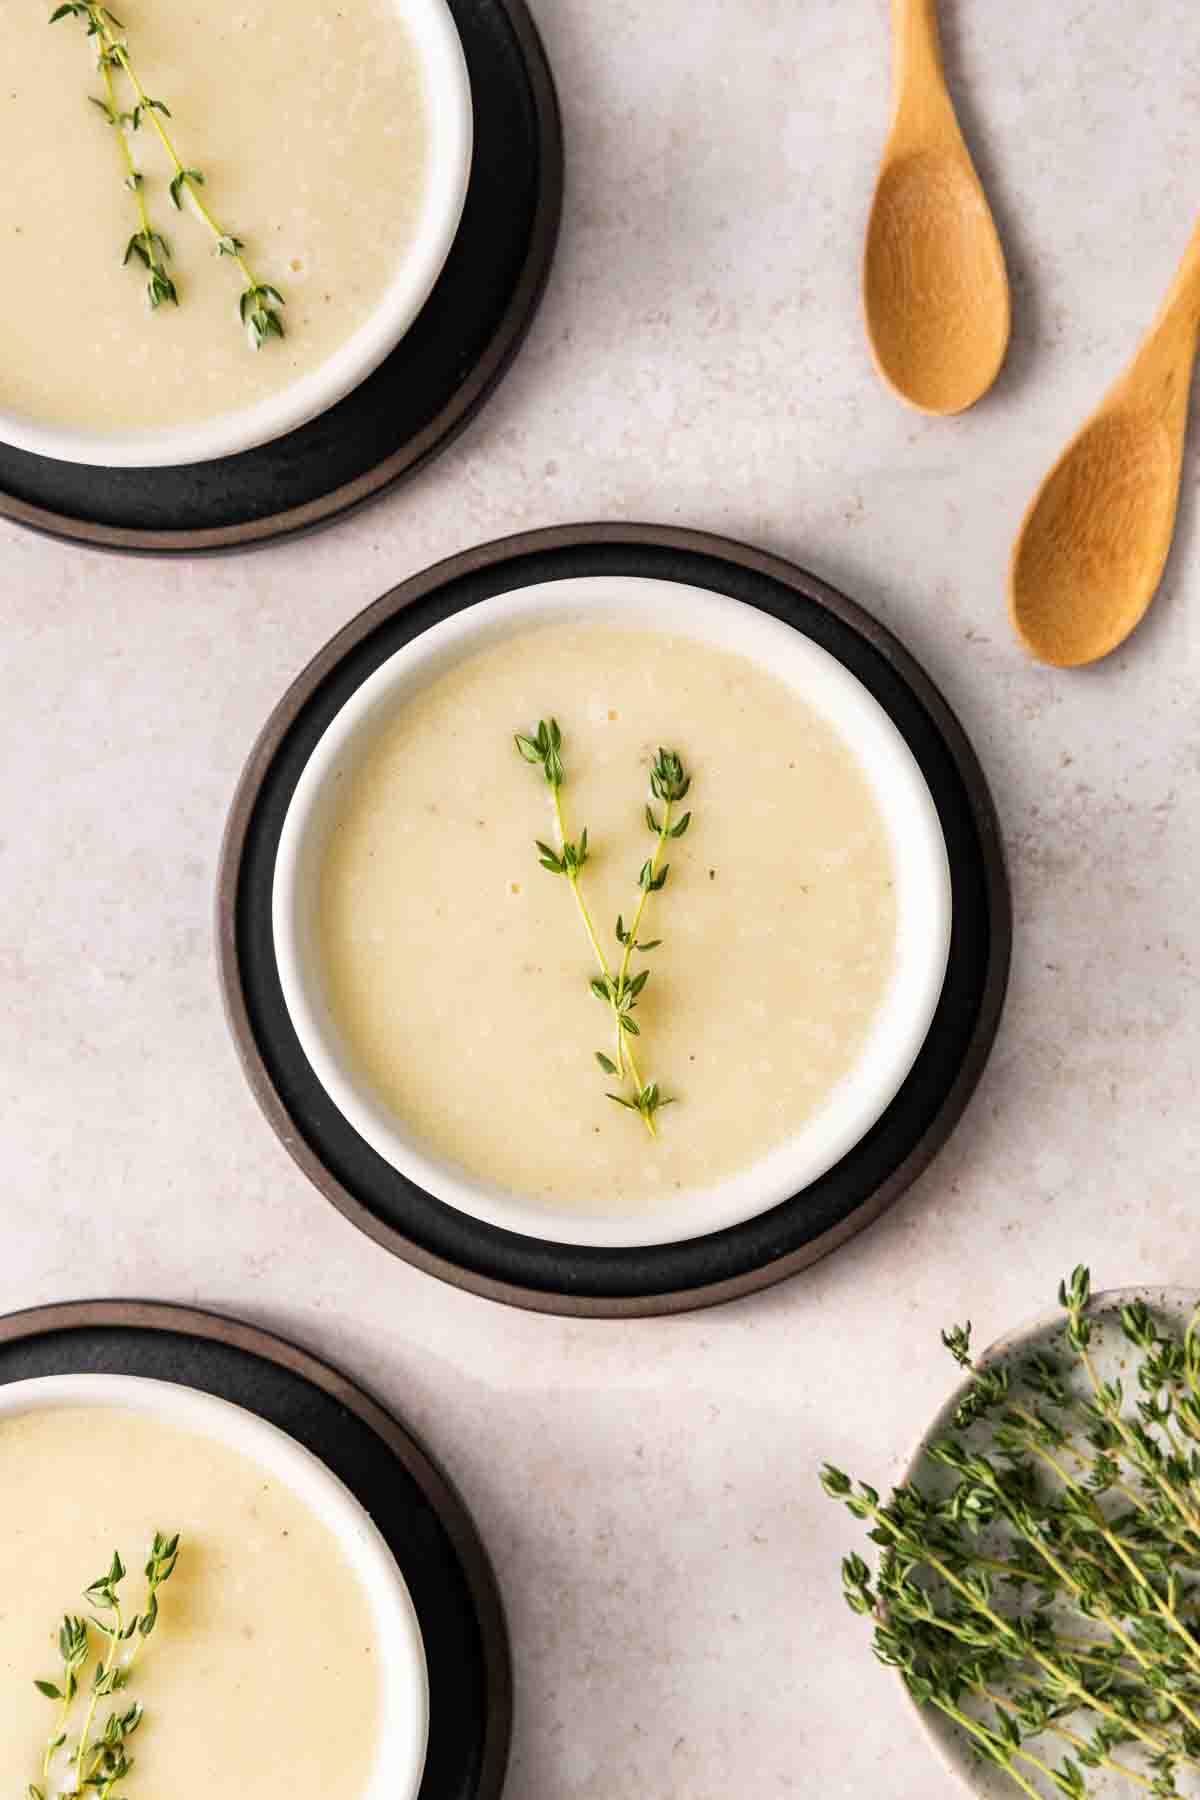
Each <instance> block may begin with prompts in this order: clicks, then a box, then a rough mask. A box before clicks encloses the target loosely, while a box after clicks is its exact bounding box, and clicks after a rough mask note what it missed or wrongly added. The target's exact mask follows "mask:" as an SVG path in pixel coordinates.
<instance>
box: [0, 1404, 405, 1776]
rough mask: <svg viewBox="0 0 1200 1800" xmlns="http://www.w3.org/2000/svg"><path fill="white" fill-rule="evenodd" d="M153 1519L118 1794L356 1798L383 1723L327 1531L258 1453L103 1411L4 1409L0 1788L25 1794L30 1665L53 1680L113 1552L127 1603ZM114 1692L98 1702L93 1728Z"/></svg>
mask: <svg viewBox="0 0 1200 1800" xmlns="http://www.w3.org/2000/svg"><path fill="white" fill-rule="evenodd" d="M156 1529H158V1530H161V1531H163V1532H164V1533H168V1532H170V1533H173V1532H176V1531H178V1532H180V1533H181V1534H182V1544H181V1552H180V1557H179V1562H178V1564H177V1567H176V1570H175V1573H174V1574H173V1575H172V1576H171V1578H170V1580H169V1581H168V1582H167V1583H166V1585H165V1586H164V1587H162V1588H161V1589H160V1590H159V1605H160V1612H159V1621H158V1625H157V1627H156V1628H155V1630H154V1632H153V1634H152V1635H151V1636H150V1638H149V1639H148V1640H147V1642H146V1645H145V1648H144V1650H143V1651H142V1653H141V1655H140V1656H139V1659H138V1663H137V1668H136V1671H135V1672H134V1675H133V1679H132V1681H131V1684H130V1686H129V1688H128V1689H127V1690H126V1692H125V1693H123V1694H121V1695H120V1696H119V1701H120V1703H121V1705H122V1706H124V1705H127V1704H128V1703H129V1701H130V1700H140V1701H141V1702H142V1703H143V1704H144V1706H145V1709H146V1713H145V1719H144V1722H143V1723H142V1725H141V1726H140V1728H139V1729H138V1731H137V1734H136V1736H135V1737H133V1738H132V1739H131V1740H130V1746H129V1749H130V1754H131V1755H132V1756H134V1757H135V1758H136V1762H137V1768H136V1770H135V1771H134V1773H133V1775H131V1777H130V1778H129V1781H128V1783H126V1784H122V1788H121V1791H122V1792H124V1791H125V1787H128V1789H129V1792H130V1794H131V1796H132V1795H133V1794H134V1793H135V1792H136V1793H138V1794H144V1795H147V1796H150V1795H155V1794H159V1795H167V1794H169V1795H171V1796H173V1800H211V1797H212V1796H213V1795H214V1794H228V1793H231V1792H236V1793H237V1794H238V1795H240V1796H243V1797H244V1800H285V1797H286V1800H328V1796H329V1795H330V1794H339V1795H345V1796H347V1800H349V1797H351V1796H354V1795H358V1794H362V1793H364V1792H365V1791H366V1784H367V1781H368V1779H369V1777H370V1773H371V1769H372V1767H373V1764H374V1758H375V1753H376V1745H377V1740H378V1728H379V1708H380V1694H379V1688H380V1676H379V1671H378V1668H377V1666H376V1665H377V1658H376V1648H375V1647H376V1640H375V1632H374V1626H373V1622H372V1618H371V1611H370V1604H369V1601H368V1598H367V1595H366V1593H365V1592H364V1591H363V1589H362V1587H361V1585H360V1583H359V1581H358V1578H357V1577H356V1576H355V1574H354V1573H353V1571H352V1570H351V1568H350V1566H349V1564H348V1563H347V1562H346V1561H345V1559H344V1558H343V1556H342V1552H341V1549H340V1546H339V1545H338V1543H337V1542H336V1540H335V1538H334V1537H333V1535H332V1534H331V1533H330V1531H329V1530H328V1529H327V1527H326V1526H325V1525H324V1524H323V1523H322V1522H321V1521H320V1520H319V1519H318V1518H316V1516H315V1515H314V1514H313V1513H312V1512H310V1511H309V1509H308V1508H307V1507H306V1506H305V1505H304V1504H303V1503H302V1502H301V1501H300V1500H298V1499H297V1498H296V1497H295V1495H294V1494H293V1493H292V1492H291V1490H290V1489H289V1488H287V1487H285V1486H284V1485H283V1484H282V1483H281V1482H279V1481H278V1480H277V1479H276V1478H275V1477H274V1476H272V1475H271V1474H270V1473H269V1472H267V1471H265V1470H264V1469H262V1468H261V1467H260V1466H259V1465H258V1464H257V1463H253V1462H250V1461H248V1460H247V1459H246V1458H244V1457H243V1456H241V1455H239V1454H238V1453H237V1452H236V1451H233V1450H230V1449H228V1448H227V1447H226V1446H224V1445H223V1444H220V1443H217V1442H214V1441H213V1440H212V1439H210V1438H206V1437H200V1436H196V1435H194V1434H193V1433H191V1432H186V1431H180V1430H178V1429H175V1428H173V1427H171V1426H169V1425H163V1424H161V1423H160V1422H159V1421H157V1420H155V1419H152V1418H150V1417H148V1416H147V1415H145V1414H142V1413H137V1412H130V1411H126V1410H124V1409H120V1408H116V1407H64V1408H62V1409H61V1410H55V1409H51V1408H46V1409H42V1410H40V1411H34V1412H30V1413H26V1414H20V1415H16V1416H14V1417H12V1418H5V1419H3V1420H0V1627H2V1629H0V1788H2V1789H3V1791H4V1792H5V1793H8V1794H24V1793H25V1792H26V1788H27V1786H28V1784H29V1783H30V1782H31V1781H39V1780H40V1778H39V1771H40V1769H41V1761H42V1753H43V1749H44V1746H45V1744H46V1741H47V1739H48V1738H49V1737H50V1735H51V1728H52V1726H53V1724H54V1720H55V1716H56V1708H55V1707H54V1705H53V1704H52V1702H51V1701H49V1700H46V1699H43V1698H42V1697H41V1696H40V1695H39V1694H38V1693H37V1692H36V1691H35V1689H34V1686H33V1678H34V1677H35V1676H39V1677H41V1678H42V1679H46V1680H52V1681H55V1682H56V1683H58V1682H60V1680H61V1665H60V1663H59V1661H58V1656H57V1649H56V1644H55V1639H56V1635H57V1630H58V1626H59V1623H60V1621H61V1619H62V1616H63V1614H64V1613H71V1614H73V1615H75V1614H84V1615H86V1614H87V1613H88V1612H89V1611H90V1610H92V1609H90V1608H88V1607H87V1605H86V1603H85V1601H84V1597H83V1589H84V1588H85V1587H86V1586H87V1584H88V1583H89V1582H90V1581H92V1580H94V1579H95V1578H96V1577H97V1576H98V1575H100V1574H102V1573H103V1572H104V1571H105V1570H107V1568H108V1565H109V1561H110V1559H111V1556H112V1553H113V1551H114V1549H117V1550H120V1552H121V1554H122V1557H123V1559H124V1561H125V1563H126V1565H127V1567H128V1569H129V1571H130V1573H129V1575H128V1576H127V1578H126V1580H125V1582H124V1583H123V1585H122V1587H121V1589H120V1593H121V1595H122V1598H123V1600H125V1601H126V1604H127V1606H128V1607H129V1608H130V1609H136V1608H137V1607H138V1606H139V1605H140V1602H141V1600H142V1597H143V1595H144V1592H145V1582H144V1580H143V1579H142V1574H141V1570H142V1564H143V1563H144V1561H145V1557H146V1552H147V1551H148V1549H149V1545H150V1541H151V1539H152V1538H153V1535H154V1532H155V1530H156ZM93 1642H94V1643H95V1644H96V1646H97V1648H99V1636H98V1634H96V1633H93ZM90 1680H91V1670H90V1668H89V1669H88V1670H87V1671H86V1681H85V1683H84V1686H85V1687H88V1686H89V1684H90ZM110 1706H111V1703H109V1702H107V1701H102V1702H101V1705H100V1708H99V1715H98V1716H99V1721H100V1722H101V1723H102V1722H103V1720H104V1718H105V1717H106V1716H107V1714H108V1712H109V1710H110ZM78 1721H79V1713H78V1710H77V1711H76V1713H75V1714H74V1715H73V1720H72V1723H73V1725H74V1726H76V1727H77V1724H78ZM318 1725H319V1729H318V1728H317V1727H318ZM75 1735H77V1729H76V1732H75ZM233 1771H236V1779H231V1772H233ZM58 1785H61V1781H60V1782H59V1784H58ZM48 1787H49V1791H50V1792H51V1793H53V1792H55V1791H56V1787H55V1784H54V1782H53V1781H52V1782H51V1783H50V1784H48Z"/></svg>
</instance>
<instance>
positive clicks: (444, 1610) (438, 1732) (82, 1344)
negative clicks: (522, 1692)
mask: <svg viewBox="0 0 1200 1800" xmlns="http://www.w3.org/2000/svg"><path fill="white" fill-rule="evenodd" d="M96 1373H102V1374H106V1375H142V1376H149V1377H151V1378H153V1379H154V1380H157V1381H173V1382H177V1383H178V1384H180V1385H181V1386H186V1387H192V1388H199V1389H200V1390H201V1391H202V1392H204V1393H206V1394H217V1395H219V1396H220V1398H221V1399H222V1400H230V1401H232V1402H233V1403H234V1404H235V1405H237V1406H244V1407H246V1408H247V1409H248V1411H250V1412H253V1413H257V1414H258V1416H259V1418H261V1419H268V1420H269V1421H270V1422H271V1424H272V1425H277V1426H279V1428H280V1429H281V1430H282V1431H286V1432H287V1433H288V1435H289V1436H290V1437H293V1438H295V1439H296V1440H297V1441H298V1442H299V1443H301V1444H303V1445H304V1446H305V1448H306V1449H308V1450H311V1451H312V1452H313V1454H314V1455H315V1456H319V1457H320V1459H321V1461H322V1462H323V1463H325V1464H326V1465H327V1467H329V1468H330V1469H332V1470H333V1472H334V1474H335V1475H337V1476H339V1477H340V1478H341V1480H342V1481H344V1482H345V1484H346V1486H347V1487H348V1488H349V1489H350V1490H351V1492H352V1493H353V1494H355V1495H356V1496H357V1498H358V1499H359V1500H360V1501H361V1502H362V1504H363V1505H364V1506H365V1507H366V1508H367V1510H368V1511H369V1512H370V1514H371V1516H372V1518H373V1519H374V1520H375V1523H376V1525H378V1527H379V1529H380V1531H381V1532H382V1533H383V1535H384V1537H385V1538H386V1539H387V1542H388V1545H389V1546H390V1548H391V1551H392V1553H393V1555H394V1556H395V1558H396V1561H397V1562H398V1563H399V1565H400V1567H401V1569H402V1570H403V1571H404V1578H405V1580H406V1581H407V1583H408V1587H409V1591H410V1593H411V1594H412V1598H413V1604H414V1605H415V1607H416V1609H417V1615H418V1617H419V1619H420V1621H421V1633H422V1636H423V1638H424V1640H425V1656H426V1660H427V1662H428V1666H429V1686H430V1720H429V1750H428V1754H427V1757H426V1762H425V1774H424V1777H423V1779H422V1782H421V1794H420V1800H498V1796H499V1794H500V1792H501V1789H502V1788H503V1786H504V1772H505V1766H506V1764H507V1761H508V1745H509V1735H510V1728H511V1721H512V1678H511V1671H510V1666H509V1656H508V1639H507V1636H506V1633H505V1629H504V1618H503V1614H502V1612H501V1610H500V1598H499V1595H498V1593H497V1591H496V1584H495V1579H494V1577H493V1575H492V1572H491V1569H490V1567H489V1565H488V1560H487V1557H486V1555H485V1553H484V1550H483V1547H482V1545H481V1544H480V1542H479V1539H478V1537H477V1536H476V1533H475V1528H474V1526H473V1525H472V1523H471V1521H470V1518H469V1517H468V1515H467V1512H466V1509H465V1508H464V1506H463V1504H462V1502H461V1500H460V1499H459V1498H458V1496H457V1495H456V1494H455V1493H454V1492H453V1491H452V1490H451V1488H450V1487H449V1486H448V1485H447V1482H446V1479H445V1477H444V1476H443V1475H441V1474H440V1473H439V1471H438V1470H437V1469H436V1468H435V1467H434V1465H433V1464H432V1463H431V1462H430V1460H429V1458H428V1457H427V1456H426V1454H425V1452H424V1451H423V1450H422V1449H421V1447H420V1445H419V1444H417V1443H416V1442H415V1441H414V1440H413V1439H412V1438H411V1437H410V1436H409V1435H408V1433H407V1432H406V1431H405V1430H404V1429H403V1428H402V1427H401V1426H400V1425H399V1424H398V1423H397V1422H396V1420H395V1419H393V1418H392V1417H391V1415H390V1414H389V1413H386V1412H385V1411H384V1410H383V1408H382V1407H380V1406H377V1405H376V1403H375V1402H374V1401H373V1400H371V1399H370V1398H368V1396H367V1395H366V1394H364V1393H363V1392H362V1390H361V1389H359V1388H357V1387H355V1386H354V1384H353V1383H352V1382H350V1381H348V1380H347V1379H346V1378H345V1376H343V1375H339V1374H338V1373H337V1371H336V1370H334V1369H331V1368H329V1367H328V1366H327V1365H326V1364H325V1363H322V1362H319V1361H318V1360H317V1359H316V1357H314V1356H310V1355H309V1354H308V1353H307V1351H304V1350H299V1349H297V1348H296V1347H295V1346H294V1345H292V1344H287V1343H285V1342H284V1341H283V1340H282V1339H281V1338H277V1337H272V1336H271V1335H270V1334H269V1333H267V1332H265V1331H259V1330H258V1329H257V1328H256V1327H254V1326H252V1325H243V1324H239V1323H238V1322H237V1321H236V1320H233V1319H224V1318H219V1317H217V1316H216V1315H215V1314H212V1313H205V1312H196V1311H194V1310H192V1309H190V1308H185V1307H180V1306H161V1305H156V1304H153V1303H150V1302H141V1301H125V1300H96V1301H82V1302H76V1303H74V1304H71V1305H65V1306H45V1307H40V1308H38V1309H37V1310H36V1311H33V1312H24V1313H13V1314H10V1315H9V1316H8V1317H7V1318H3V1319H0V1385H6V1384H7V1383H9V1382H12V1381H24V1380H28V1379H30V1378H31V1377H33V1376H36V1375H78V1374H96Z"/></svg>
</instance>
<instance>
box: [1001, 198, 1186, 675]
mask: <svg viewBox="0 0 1200 1800" xmlns="http://www.w3.org/2000/svg"><path fill="white" fill-rule="evenodd" d="M1198 330H1200V228H1197V231H1196V233H1195V235H1194V236H1193V239H1192V242H1191V244H1190V246H1189V248H1188V252H1187V255H1186V256H1185V257H1184V260H1183V263H1182V265H1181V267H1180V270H1179V273H1178V274H1177V276H1176V277H1175V281H1174V283H1173V284H1172V287H1171V290H1170V292H1169V293H1168V295H1167V298H1166V301H1165V302H1164V305H1163V307H1162V310H1161V312H1160V313H1159V315H1158V318H1157V320H1156V321H1155V323H1154V325H1153V326H1152V327H1151V330H1150V332H1149V333H1148V335H1147V336H1146V338H1145V340H1144V341H1143V343H1142V345H1141V347H1140V348H1139V350H1138V352H1137V355H1136V356H1135V357H1134V360H1133V362H1132V363H1131V364H1130V366H1129V368H1128V369H1127V370H1126V371H1125V373H1124V374H1123V375H1122V376H1121V378H1120V379H1119V380H1118V381H1117V383H1116V384H1115V386H1114V387H1113V388H1112V389H1111V390H1110V392H1109V394H1108V395H1107V397H1106V398H1105V400H1104V401H1103V402H1102V404H1101V405H1100V407H1099V408H1098V410H1097V411H1096V412H1095V413H1093V415H1092V417H1091V418H1090V419H1089V420H1088V422H1087V423H1086V424H1085V425H1084V427H1083V429H1082V430H1081V431H1079V432H1078V433H1077V434H1076V436H1075V437H1074V438H1072V440H1071V442H1070V443H1069V444H1068V445H1067V448H1066V449H1065V450H1064V451H1063V453H1062V455H1061V456H1060V457H1059V459H1058V461H1057V462H1056V463H1055V465H1054V467H1053V468H1052V469H1051V471H1050V473H1049V474H1048V475H1047V476H1046V479H1045V480H1044V481H1043V483H1042V485H1041V487H1040V488H1039V489H1038V492H1037V494H1036V495H1035V497H1034V500H1033V503H1032V505H1031V506H1030V508H1029V511H1028V512H1027V513H1026V515H1025V519H1024V522H1023V524H1022V526H1021V529H1020V532H1019V533H1018V535H1017V541H1016V544H1015V545H1014V547H1013V553H1012V561H1011V564H1010V567H1009V582H1008V600H1009V613H1010V615H1011V618H1012V622H1013V627H1014V629H1015V630H1016V633H1017V635H1018V637H1019V638H1020V639H1021V641H1022V643H1023V644H1024V645H1025V647H1026V649H1027V650H1029V651H1030V652H1031V654H1032V655H1034V656H1036V657H1039V658H1040V659H1041V661H1042V662H1047V663H1052V664H1054V665H1056V666H1058V667H1060V668H1071V667H1076V666H1078V665H1079V664H1081V663H1089V662H1095V661H1096V660H1097V658H1099V657H1101V656H1107V655H1108V654H1109V652H1110V651H1112V650H1115V649H1116V647H1117V645H1118V644H1121V643H1123V642H1124V640H1125V639H1126V638H1127V637H1128V636H1129V634H1130V632H1131V631H1132V630H1133V629H1134V627H1135V626H1136V625H1137V624H1138V623H1139V622H1140V620H1141V619H1142V617H1143V615H1144V614H1145V612H1146V609H1147V607H1148V606H1149V605H1150V602H1151V600H1152V599H1153V598H1154V595H1155V592H1156V590H1157V588H1158V584H1159V582H1160V581H1161V580H1162V574H1163V570H1164V568H1165V567H1166V562H1167V557H1168V555H1169V554H1170V549H1171V538H1172V535H1173V533H1174V530H1175V517H1176V512H1177V510H1178V505H1179V483H1180V477H1181V475H1182V473H1183V449H1184V438H1185V434H1186V430H1187V415H1188V396H1189V390H1190V386H1191V376H1192V367H1193V364H1194V362H1195V357H1196V344H1197V333H1198Z"/></svg>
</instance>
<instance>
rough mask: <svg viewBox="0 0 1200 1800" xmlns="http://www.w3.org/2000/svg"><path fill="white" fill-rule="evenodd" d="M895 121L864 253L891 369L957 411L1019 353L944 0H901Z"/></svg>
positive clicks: (913, 395) (915, 398)
mask: <svg viewBox="0 0 1200 1800" xmlns="http://www.w3.org/2000/svg"><path fill="white" fill-rule="evenodd" d="M892 33H893V38H894V42H895V50H894V58H895V61H894V72H893V93H894V98H893V103H892V122H891V126H890V128H889V130H888V137H887V143H886V145H885V146H884V152H883V160H882V162H881V164H880V169H879V179H878V181H877V182H876V185H875V198H874V201H873V203H872V206H871V219H870V224H869V225H868V228H867V245H866V255H865V257H864V259H863V300H864V304H865V307H866V315H867V337H868V340H869V342H870V345H871V354H872V356H873V357H874V359H875V365H876V367H877V368H878V370H879V373H880V374H881V375H882V376H883V379H884V380H885V381H886V382H887V383H888V385H889V386H890V387H892V388H894V389H895V391H896V392H897V393H898V394H899V395H900V398H901V399H902V400H907V401H908V403H909V405H910V406H915V407H917V408H918V409H919V410H920V411H921V412H928V413H957V412H963V411H965V409H966V408H967V407H968V406H973V405H974V404H975V402H976V400H978V399H979V398H980V397H981V396H982V395H983V394H985V393H986V392H987V390H988V388H990V387H991V385H992V383H993V381H995V379H996V376H997V375H998V374H999V373H1000V368H1001V365H1002V363H1003V362H1004V357H1005V354H1006V352H1007V350H1008V336H1009V330H1010V326H1011V300H1010V296H1009V288H1008V275H1007V272H1006V270H1005V266H1004V251H1003V250H1002V249H1001V246H1000V237H999V234H998V233H997V231H996V226H995V222H994V220H993V219H992V215H991V211H990V209H989V207H988V203H987V198H986V196H985V194H984V191H983V185H982V183H981V182H980V180H979V177H978V175H977V174H976V173H975V165H974V163H972V161H971V157H970V153H969V152H968V150H967V146H966V144H965V143H964V142H963V136H962V132H961V131H960V130H959V126H958V120H957V118H956V117H955V114H954V104H953V102H952V100H951V99H950V95H949V93H948V92H947V89H946V79H945V74H944V72H943V69H942V52H941V44H940V41H939V37H938V23H937V0H892Z"/></svg>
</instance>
